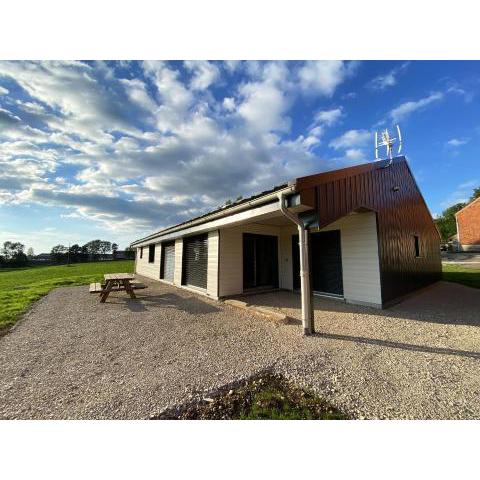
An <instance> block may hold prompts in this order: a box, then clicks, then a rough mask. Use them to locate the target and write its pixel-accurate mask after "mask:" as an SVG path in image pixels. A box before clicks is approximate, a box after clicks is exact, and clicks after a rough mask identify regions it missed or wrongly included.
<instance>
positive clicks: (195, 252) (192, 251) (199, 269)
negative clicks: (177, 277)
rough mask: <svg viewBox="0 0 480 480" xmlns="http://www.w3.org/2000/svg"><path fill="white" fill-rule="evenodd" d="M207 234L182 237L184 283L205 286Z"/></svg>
mask: <svg viewBox="0 0 480 480" xmlns="http://www.w3.org/2000/svg"><path fill="white" fill-rule="evenodd" d="M207 267H208V234H203V235H196V236H194V237H186V238H184V239H183V269H182V272H183V275H182V277H183V280H182V283H183V284H184V285H191V286H194V287H199V288H207Z"/></svg>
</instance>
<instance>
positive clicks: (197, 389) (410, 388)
mask: <svg viewBox="0 0 480 480" xmlns="http://www.w3.org/2000/svg"><path fill="white" fill-rule="evenodd" d="M146 283H148V284H149V288H148V289H147V290H144V291H142V292H139V293H138V297H139V298H138V300H130V299H128V298H127V297H126V296H125V295H124V294H122V293H115V294H112V295H110V297H109V299H108V300H107V303H105V304H100V303H98V298H97V296H94V295H89V294H88V287H70V288H58V289H56V290H53V291H52V292H51V293H50V294H49V295H48V296H46V297H44V298H43V299H42V300H40V301H39V302H38V303H37V304H36V305H35V307H34V308H33V309H32V310H31V311H30V312H29V313H28V314H27V315H26V316H25V317H24V319H23V320H22V321H21V322H20V323H19V324H18V326H17V328H16V329H15V330H14V331H13V332H11V333H9V334H7V335H5V336H4V337H2V338H0V418H120V419H121V418H130V419H134V418H149V417H151V416H155V415H158V414H159V413H160V412H161V411H162V410H163V409H165V408H167V407H170V406H173V405H176V404H178V403H182V402H185V401H189V400H191V399H192V397H193V398H195V397H196V396H197V395H200V396H202V395H204V393H203V392H204V391H210V390H215V389H217V388H219V387H221V386H223V385H225V384H227V383H230V382H234V381H236V380H240V379H242V378H246V377H248V376H250V375H252V374H254V373H256V372H258V371H259V370H262V369H266V368H269V367H271V368H273V369H274V370H275V371H278V372H282V373H284V374H285V375H287V376H288V377H290V378H292V379H294V380H295V381H297V382H298V383H299V384H302V385H304V386H309V387H311V388H314V389H315V390H316V391H318V392H319V393H321V394H322V396H324V397H325V399H326V400H328V401H330V402H331V403H333V404H334V405H336V406H338V407H339V408H341V409H343V410H344V411H346V412H348V413H349V414H351V415H354V416H356V417H365V418H480V402H479V398H480V378H479V377H480V376H479V375H478V371H479V366H480V330H479V327H480V319H479V316H478V315H479V314H478V312H480V294H479V292H478V290H474V289H471V288H468V287H464V286H461V285H455V284H447V283H439V284H437V285H436V286H434V287H432V288H430V289H428V290H426V291H424V292H422V293H421V294H420V295H417V296H414V297H411V298H410V299H408V300H406V301H405V302H403V303H402V304H399V305H398V306H396V307H393V308H391V309H389V310H386V311H383V312H380V311H376V310H373V309H368V308H360V307H353V306H348V305H345V304H343V303H339V302H335V301H329V300H318V301H317V311H316V328H317V331H319V332H320V333H318V334H317V335H315V336H313V337H309V338H304V337H302V336H301V335H300V326H299V325H298V324H293V325H285V326H276V325H275V324H273V323H271V322H268V321H265V320H263V319H261V318H259V317H256V316H253V315H250V314H248V312H245V311H243V310H238V309H236V308H234V307H230V306H227V305H223V304H219V303H217V302H213V301H209V300H207V299H204V298H203V297H198V296H196V295H195V294H192V293H189V292H185V291H183V290H180V289H175V288H173V287H169V286H166V285H164V284H161V283H159V282H150V281H147V282H146ZM253 300H254V301H255V302H256V303H258V304H263V305H266V306H272V305H275V304H276V303H277V302H280V301H282V302H286V304H287V305H288V308H287V310H288V312H289V314H290V315H292V316H296V315H298V303H299V298H298V296H297V295H295V294H291V293H286V292H283V293H281V294H276V295H270V294H263V295H257V296H255V298H250V301H253ZM284 304H285V303H284ZM418 312H421V313H418Z"/></svg>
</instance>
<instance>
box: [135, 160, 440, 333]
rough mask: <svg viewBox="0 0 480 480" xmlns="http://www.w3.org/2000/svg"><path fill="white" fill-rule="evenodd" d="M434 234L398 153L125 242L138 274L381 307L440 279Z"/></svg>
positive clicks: (185, 284) (214, 289) (306, 324)
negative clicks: (296, 292) (295, 292)
mask: <svg viewBox="0 0 480 480" xmlns="http://www.w3.org/2000/svg"><path fill="white" fill-rule="evenodd" d="M439 244H440V236H439V234H438V231H437V229H436V227H435V225H434V222H433V220H432V217H431V215H430V212H429V210H428V208H427V206H426V204H425V201H424V199H423V197H422V195H421V193H420V191H419V189H418V186H417V184H416V182H415V179H414V177H413V175H412V173H411V171H410V168H409V166H408V164H407V161H406V159H405V158H404V157H397V158H395V159H393V160H392V161H388V160H387V161H377V162H373V163H367V164H363V165H358V166H354V167H350V168H344V169H341V170H333V171H329V172H324V173H319V174H316V175H309V176H306V177H301V178H297V179H295V180H293V181H292V182H289V183H286V184H283V185H279V186H277V187H275V188H273V189H271V190H269V191H265V192H262V193H260V194H258V195H254V196H252V197H250V198H246V199H243V200H241V201H239V202H236V203H234V204H231V205H228V206H226V207H223V208H220V209H217V210H215V211H213V212H210V213H208V214H205V215H202V216H200V217H197V218H194V219H192V220H189V221H187V222H184V223H181V224H178V225H175V226H172V227H169V228H166V229H164V230H161V231H159V232H157V233H154V234H152V235H149V236H147V237H145V238H141V239H139V240H137V241H135V242H133V243H132V247H134V248H135V249H136V257H135V258H136V261H135V271H136V273H138V274H140V275H145V276H147V277H150V278H153V279H155V280H160V281H163V282H168V283H171V284H173V285H176V286H178V287H181V288H185V289H191V290H193V291H195V292H200V293H203V294H205V295H208V296H210V297H212V298H215V299H218V298H223V297H229V296H234V295H240V294H243V293H249V292H252V291H260V290H262V289H276V288H279V289H286V290H299V291H300V294H301V302H302V319H303V328H304V333H305V334H309V333H311V332H312V323H313V322H312V318H313V312H312V300H311V295H312V292H313V294H317V295H326V296H329V297H333V298H338V299H341V300H343V301H345V302H348V303H354V304H360V305H368V306H372V307H377V308H383V307H385V306H387V305H389V304H391V303H392V302H395V301H398V300H399V299H400V298H401V297H403V296H404V295H406V294H408V293H410V292H412V291H414V290H416V289H418V288H422V287H425V286H427V285H429V284H431V283H433V282H435V281H437V280H439V279H440V274H441V262H440V248H439Z"/></svg>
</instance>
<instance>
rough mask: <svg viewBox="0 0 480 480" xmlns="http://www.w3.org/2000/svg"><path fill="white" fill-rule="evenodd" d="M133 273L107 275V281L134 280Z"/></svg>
mask: <svg viewBox="0 0 480 480" xmlns="http://www.w3.org/2000/svg"><path fill="white" fill-rule="evenodd" d="M134 278H135V275H134V274H133V273H106V274H105V280H133V279H134Z"/></svg>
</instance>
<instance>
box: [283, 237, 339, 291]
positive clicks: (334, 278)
mask: <svg viewBox="0 0 480 480" xmlns="http://www.w3.org/2000/svg"><path fill="white" fill-rule="evenodd" d="M309 240H310V245H309V246H310V255H311V256H310V262H311V265H310V269H311V278H312V289H313V291H314V292H318V293H329V294H334V295H343V277H342V251H341V243H340V230H330V231H327V232H318V233H312V234H310V239H309ZM292 259H293V262H292V264H293V288H294V289H299V288H300V254H299V246H298V235H293V236H292Z"/></svg>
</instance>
